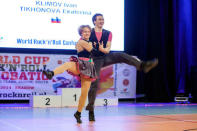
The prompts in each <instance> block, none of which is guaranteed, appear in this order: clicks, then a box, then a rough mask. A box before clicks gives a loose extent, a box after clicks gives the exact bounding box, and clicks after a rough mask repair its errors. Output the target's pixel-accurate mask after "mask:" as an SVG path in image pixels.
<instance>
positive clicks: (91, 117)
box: [89, 112, 95, 121]
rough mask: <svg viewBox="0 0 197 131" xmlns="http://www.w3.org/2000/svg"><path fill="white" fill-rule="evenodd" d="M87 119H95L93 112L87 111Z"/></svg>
mask: <svg viewBox="0 0 197 131" xmlns="http://www.w3.org/2000/svg"><path fill="white" fill-rule="evenodd" d="M89 121H95V117H94V112H91V113H89Z"/></svg>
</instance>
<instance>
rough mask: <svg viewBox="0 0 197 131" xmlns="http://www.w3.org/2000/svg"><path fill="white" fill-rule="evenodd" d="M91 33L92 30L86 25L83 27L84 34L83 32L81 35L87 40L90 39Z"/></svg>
mask: <svg viewBox="0 0 197 131" xmlns="http://www.w3.org/2000/svg"><path fill="white" fill-rule="evenodd" d="M90 34H91V31H90V29H89V28H88V27H84V28H83V31H82V34H81V37H82V38H83V39H85V40H89V38H90Z"/></svg>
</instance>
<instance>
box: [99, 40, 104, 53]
mask: <svg viewBox="0 0 197 131" xmlns="http://www.w3.org/2000/svg"><path fill="white" fill-rule="evenodd" d="M98 43H99V50H100V51H101V52H103V53H104V50H105V49H104V47H103V41H102V42H101V43H100V42H98Z"/></svg>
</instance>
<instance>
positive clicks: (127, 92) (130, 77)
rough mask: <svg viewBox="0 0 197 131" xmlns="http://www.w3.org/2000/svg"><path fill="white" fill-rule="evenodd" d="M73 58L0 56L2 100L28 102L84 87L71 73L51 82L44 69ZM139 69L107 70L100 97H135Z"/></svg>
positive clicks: (102, 75)
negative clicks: (32, 99)
mask: <svg viewBox="0 0 197 131" xmlns="http://www.w3.org/2000/svg"><path fill="white" fill-rule="evenodd" d="M69 58H70V55H56V54H49V55H48V54H14V53H9V54H8V53H0V100H28V99H29V96H31V95H56V94H57V88H80V87H81V85H80V81H79V80H78V78H77V77H76V76H73V75H70V74H68V73H67V72H64V73H62V74H59V75H57V76H55V77H53V79H52V80H48V79H47V78H46V77H45V76H44V75H43V74H42V71H43V70H54V69H55V68H56V67H58V66H60V65H61V64H63V63H64V62H67V61H69ZM135 91H136V69H135V68H134V67H133V66H128V65H126V64H116V65H111V66H108V67H105V68H103V69H102V71H101V73H100V83H99V90H98V93H97V96H98V97H104V98H112V97H118V98H135Z"/></svg>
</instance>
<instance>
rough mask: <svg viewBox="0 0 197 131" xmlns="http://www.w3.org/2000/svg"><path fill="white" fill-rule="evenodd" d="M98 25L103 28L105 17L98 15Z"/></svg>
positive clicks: (96, 24) (95, 22) (96, 23)
mask: <svg viewBox="0 0 197 131" xmlns="http://www.w3.org/2000/svg"><path fill="white" fill-rule="evenodd" d="M94 24H95V26H96V27H99V28H102V27H103V25H104V18H103V16H97V17H96V21H94Z"/></svg>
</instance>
